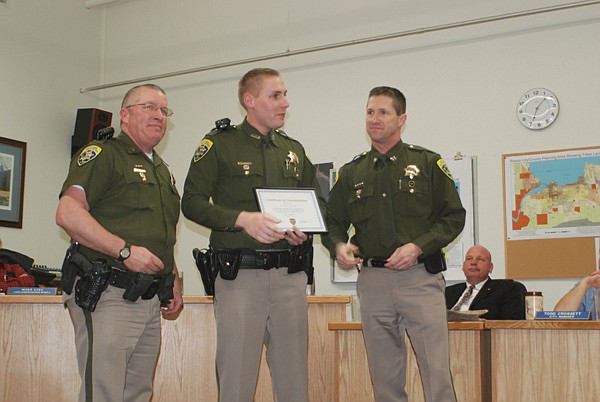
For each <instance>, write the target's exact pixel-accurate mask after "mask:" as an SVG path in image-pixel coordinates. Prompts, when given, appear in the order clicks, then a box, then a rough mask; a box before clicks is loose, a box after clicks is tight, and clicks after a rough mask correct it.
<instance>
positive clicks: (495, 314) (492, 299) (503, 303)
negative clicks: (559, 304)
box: [446, 278, 527, 320]
mask: <svg viewBox="0 0 600 402" xmlns="http://www.w3.org/2000/svg"><path fill="white" fill-rule="evenodd" d="M466 287H467V285H466V283H464V282H463V283H457V284H456V285H452V286H448V287H446V307H447V308H448V309H451V308H452V307H453V306H454V305H455V304H456V303H457V302H458V299H459V298H460V296H461V295H462V294H463V292H464V291H465V289H466ZM526 291H527V289H526V288H525V285H523V284H522V283H520V282H517V281H513V280H512V279H492V278H490V279H488V281H487V282H486V283H485V285H484V286H483V288H482V289H481V290H480V291H479V293H477V296H476V297H475V300H473V302H472V303H471V306H470V307H469V310H483V309H486V310H488V312H487V313H486V314H484V315H482V316H481V318H485V319H486V320H524V319H525V293H526Z"/></svg>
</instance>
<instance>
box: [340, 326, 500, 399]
mask: <svg viewBox="0 0 600 402" xmlns="http://www.w3.org/2000/svg"><path fill="white" fill-rule="evenodd" d="M329 329H330V330H331V331H335V333H336V337H337V341H338V351H337V352H338V354H337V356H336V360H337V361H338V366H339V371H338V388H339V391H338V394H337V395H336V397H335V399H333V400H332V401H339V402H350V401H361V402H367V401H374V400H375V399H374V396H373V387H372V385H371V377H370V375H369V367H368V363H367V355H366V350H365V345H364V340H363V336H362V326H361V323H360V322H330V323H329ZM448 329H449V330H450V333H449V340H450V370H451V372H452V377H453V380H454V388H455V391H456V396H457V398H458V400H459V401H461V402H470V401H473V402H475V401H477V402H481V401H490V400H491V389H490V384H491V379H490V362H489V355H490V334H489V331H486V330H484V323H483V322H451V323H448ZM407 341H408V342H409V344H410V341H409V340H408V338H407ZM408 351H409V352H408V365H407V374H406V376H407V379H406V392H407V393H408V397H409V400H410V401H415V402H416V401H424V400H425V397H424V395H423V386H422V385H421V375H420V374H419V369H418V366H417V361H416V357H415V354H414V351H413V349H412V347H409V348H408Z"/></svg>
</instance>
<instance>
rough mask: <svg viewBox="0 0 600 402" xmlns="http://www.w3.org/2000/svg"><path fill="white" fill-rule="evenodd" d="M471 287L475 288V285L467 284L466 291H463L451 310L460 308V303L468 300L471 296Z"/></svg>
mask: <svg viewBox="0 0 600 402" xmlns="http://www.w3.org/2000/svg"><path fill="white" fill-rule="evenodd" d="M473 289H475V285H471V286H469V290H467V293H465V294H464V295H463V297H462V298H461V299H460V301H459V302H458V303H456V305H455V306H454V307H452V311H459V310H460V308H461V307H462V305H463V304H465V303H466V302H467V301H468V300H469V297H471V295H472V294H473Z"/></svg>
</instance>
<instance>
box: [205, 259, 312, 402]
mask: <svg viewBox="0 0 600 402" xmlns="http://www.w3.org/2000/svg"><path fill="white" fill-rule="evenodd" d="M215 318H216V324H217V355H216V363H217V377H218V378H217V380H218V384H219V401H220V402H252V401H253V400H254V394H255V392H256V382H257V379H258V371H259V365H260V358H261V354H262V346H263V342H264V344H265V345H266V348H267V362H268V364H269V368H270V371H271V377H272V380H273V394H274V396H275V401H276V402H307V400H308V310H307V304H306V274H305V273H304V272H298V273H295V274H288V273H287V268H279V269H271V270H268V271H265V270H262V269H241V270H240V271H239V273H238V276H237V278H236V279H235V280H233V281H228V280H224V279H222V278H221V277H220V276H219V277H218V278H217V280H216V283H215Z"/></svg>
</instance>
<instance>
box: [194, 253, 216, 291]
mask: <svg viewBox="0 0 600 402" xmlns="http://www.w3.org/2000/svg"><path fill="white" fill-rule="evenodd" d="M192 255H193V256H194V261H195V262H196V267H197V268H198V271H199V272H200V278H201V279H202V284H203V285H204V293H206V295H207V296H214V295H215V279H216V278H217V274H218V268H217V266H216V264H215V263H214V262H215V261H214V258H213V257H214V250H213V249H199V248H195V249H194V250H192Z"/></svg>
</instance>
